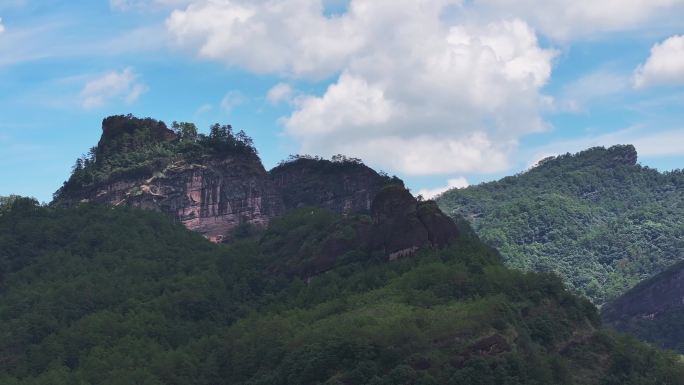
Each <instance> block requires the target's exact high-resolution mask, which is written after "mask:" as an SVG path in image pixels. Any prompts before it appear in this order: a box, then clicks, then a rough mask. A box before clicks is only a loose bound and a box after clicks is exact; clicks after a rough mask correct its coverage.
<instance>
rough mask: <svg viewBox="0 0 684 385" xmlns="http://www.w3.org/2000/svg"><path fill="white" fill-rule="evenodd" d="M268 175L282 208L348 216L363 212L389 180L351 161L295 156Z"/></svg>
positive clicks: (368, 209)
mask: <svg viewBox="0 0 684 385" xmlns="http://www.w3.org/2000/svg"><path fill="white" fill-rule="evenodd" d="M269 174H270V175H271V180H272V181H273V184H274V185H275V186H276V188H277V189H278V190H279V191H280V195H281V197H282V199H283V204H284V206H285V208H286V209H293V208H298V207H305V206H313V207H320V208H326V209H329V210H332V211H334V212H337V213H340V214H343V215H348V214H351V213H367V212H369V211H370V208H371V202H372V201H373V198H374V197H375V195H376V194H377V193H378V192H380V190H381V189H382V188H383V186H385V185H387V184H388V183H398V184H401V183H402V182H401V181H400V180H398V179H396V178H395V179H394V180H392V179H391V178H389V177H387V176H383V175H380V174H378V173H377V172H375V170H373V169H371V168H370V167H368V166H366V165H364V164H363V163H361V162H360V161H358V160H355V159H346V158H343V157H340V156H338V157H336V158H334V160H333V161H330V160H325V159H313V158H304V157H299V158H295V159H293V160H292V161H290V162H285V163H282V164H281V165H279V166H277V167H275V168H274V169H272V170H271V171H270V172H269Z"/></svg>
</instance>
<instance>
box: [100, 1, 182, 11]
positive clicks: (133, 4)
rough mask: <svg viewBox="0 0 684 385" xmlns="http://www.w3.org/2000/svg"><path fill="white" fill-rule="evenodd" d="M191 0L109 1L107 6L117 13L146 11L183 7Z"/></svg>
mask: <svg viewBox="0 0 684 385" xmlns="http://www.w3.org/2000/svg"><path fill="white" fill-rule="evenodd" d="M191 2H192V0H109V6H110V7H111V8H112V9H116V10H119V11H129V10H147V9H158V8H168V7H178V6H184V5H187V4H189V3H191Z"/></svg>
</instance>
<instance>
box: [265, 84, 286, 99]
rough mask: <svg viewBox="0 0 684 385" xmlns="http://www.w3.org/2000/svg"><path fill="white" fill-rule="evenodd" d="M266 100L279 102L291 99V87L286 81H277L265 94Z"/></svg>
mask: <svg viewBox="0 0 684 385" xmlns="http://www.w3.org/2000/svg"><path fill="white" fill-rule="evenodd" d="M266 100H268V101H269V102H270V103H271V104H280V103H283V102H289V101H290V100H292V87H291V86H290V85H289V84H287V83H278V84H276V85H275V86H273V87H272V88H271V89H270V90H268V93H267V94H266Z"/></svg>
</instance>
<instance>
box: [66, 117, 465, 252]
mask: <svg viewBox="0 0 684 385" xmlns="http://www.w3.org/2000/svg"><path fill="white" fill-rule="evenodd" d="M226 135H227V136H225V137H224V139H219V140H224V141H223V142H219V143H213V142H212V140H213V139H212V138H211V137H206V136H202V135H199V137H197V138H195V139H194V142H185V141H184V139H181V136H178V135H177V134H176V133H175V132H174V131H172V130H169V129H168V128H167V126H166V125H165V124H164V123H163V122H160V121H157V120H154V119H150V118H146V119H139V118H136V117H134V116H131V115H126V116H124V115H120V116H112V117H109V118H106V119H104V120H103V122H102V137H101V139H100V141H99V142H98V146H97V147H96V148H94V149H93V151H91V155H90V156H89V158H85V159H81V160H79V162H77V166H75V167H76V168H75V170H74V175H72V177H71V178H70V180H69V181H67V183H65V186H64V187H63V188H62V189H60V191H58V192H57V193H56V198H55V204H62V205H71V204H76V203H79V202H95V203H103V204H112V205H130V206H134V207H140V208H145V209H151V210H157V211H161V212H164V213H166V214H168V215H169V216H171V217H172V218H174V219H175V220H177V221H179V222H181V223H183V224H184V225H185V226H186V227H188V228H189V229H191V230H194V231H197V232H199V233H201V234H203V235H205V236H206V237H207V238H209V239H211V240H213V241H221V240H223V239H224V238H225V237H227V236H229V235H230V233H231V231H232V230H233V229H234V228H235V227H236V226H238V225H240V224H242V223H249V224H252V225H256V226H257V227H265V225H266V224H268V222H269V221H270V220H271V219H272V218H274V217H275V216H278V215H280V214H282V213H284V212H286V211H288V210H291V209H295V208H298V207H304V206H311V207H318V208H324V209H328V210H331V211H333V212H336V213H338V214H342V215H343V216H349V215H351V214H368V213H370V211H371V206H372V205H373V201H374V199H376V196H378V194H379V193H380V192H381V190H382V189H383V187H384V186H386V185H387V184H388V183H394V184H396V185H397V186H399V187H398V188H399V190H401V191H403V193H401V194H400V195H401V197H400V201H399V202H396V203H397V204H398V206H397V207H396V208H397V209H398V210H409V211H410V213H409V214H406V215H405V216H404V217H401V218H399V217H396V215H398V214H393V213H391V212H390V210H392V208H391V207H386V208H385V209H383V210H380V211H378V210H379V209H376V210H375V211H377V212H378V213H381V212H382V213H385V214H382V215H393V217H392V219H391V220H390V222H391V223H390V224H389V226H390V227H391V228H392V231H394V232H399V233H401V234H405V235H406V236H405V237H404V239H400V237H394V238H393V237H392V236H390V235H389V234H388V235H387V236H383V237H382V240H378V241H377V242H378V244H377V245H374V246H378V247H381V248H382V249H387V250H388V252H389V253H396V252H398V253H399V254H396V255H394V254H393V257H392V258H394V257H396V256H399V255H405V254H407V253H409V254H410V253H412V252H413V251H415V250H416V249H417V248H418V247H421V246H422V245H428V244H444V243H445V242H447V241H448V239H449V237H448V236H445V234H444V233H442V232H440V231H442V230H440V229H441V228H442V227H444V226H447V228H449V227H448V226H449V223H445V222H443V221H442V220H441V219H439V218H433V216H432V214H430V213H431V212H432V211H431V210H427V211H426V210H425V209H421V211H420V213H419V212H418V206H417V202H416V201H415V199H414V198H413V197H412V196H411V194H410V193H408V191H406V190H405V189H403V182H401V180H399V179H397V178H396V177H395V178H389V177H387V176H386V175H380V174H378V173H377V172H375V171H374V170H373V169H371V168H369V167H367V166H365V165H363V164H362V163H361V162H360V161H358V160H355V159H346V158H344V157H336V158H333V159H334V160H333V161H329V160H323V159H319V158H316V159H311V158H298V159H295V160H293V161H290V162H287V163H284V164H282V165H280V166H278V167H276V168H274V169H273V170H271V172H266V170H265V169H264V167H263V165H262V164H261V161H260V159H259V157H258V156H257V154H256V151H254V149H253V147H249V146H247V147H246V145H245V143H243V142H240V143H242V144H238V145H236V146H237V147H231V146H233V144H232V143H235V141H236V140H237V138H238V137H237V136H230V135H232V134H226ZM231 141H232V142H231ZM250 143H251V140H250ZM240 146H242V147H240ZM216 148H219V150H216ZM399 190H397V191H399ZM384 196H387V195H386V194H385V195H383V194H380V197H381V198H382V197H384ZM389 196H390V197H391V196H392V194H390V195H389ZM376 206H377V205H376ZM377 207H380V206H377ZM437 211H438V212H439V210H437ZM378 215H381V214H378ZM402 215H403V214H402ZM439 215H442V216H443V217H444V215H443V214H441V212H439ZM421 221H425V224H424V223H423V222H421ZM385 224H386V221H385V220H384V219H383V220H379V221H377V223H376V226H378V229H379V230H378V231H380V229H382V231H386V229H385V228H384V227H383V226H385ZM452 224H453V223H452ZM368 226H370V222H369V223H368ZM426 226H428V227H426ZM361 227H363V226H361ZM361 227H359V228H357V231H358V232H359V237H361V238H363V241H362V242H363V244H364V245H365V244H366V243H367V240H366V238H367V237H369V234H371V231H370V230H367V229H365V228H361ZM449 229H450V228H449ZM413 231H416V232H417V234H411V232H413ZM444 231H449V230H444ZM375 232H376V231H373V233H375ZM408 234H410V235H408ZM358 241H359V239H356V240H355V241H354V242H358ZM330 242H331V243H330V245H329V247H328V248H329V250H330V253H327V254H330V255H333V254H336V253H335V252H333V251H334V250H339V249H346V248H348V247H350V246H349V245H347V243H348V242H349V241H342V240H337V241H330Z"/></svg>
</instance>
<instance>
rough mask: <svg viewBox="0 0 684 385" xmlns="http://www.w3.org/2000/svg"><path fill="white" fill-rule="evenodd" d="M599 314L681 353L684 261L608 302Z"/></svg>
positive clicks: (683, 345) (618, 326) (616, 325)
mask: <svg viewBox="0 0 684 385" xmlns="http://www.w3.org/2000/svg"><path fill="white" fill-rule="evenodd" d="M601 315H602V317H603V319H604V321H605V322H606V323H607V324H608V325H611V326H612V327H614V328H616V329H618V330H620V331H623V332H627V333H630V334H633V335H634V336H636V337H638V338H641V339H643V340H645V341H649V342H651V343H654V344H655V345H658V346H660V347H663V348H668V349H675V350H678V351H679V352H680V353H684V329H683V328H682V323H683V322H684V262H680V263H678V264H675V265H674V266H672V267H671V268H669V269H668V270H666V271H664V272H662V273H660V274H658V275H656V276H654V277H652V278H651V279H649V280H647V281H644V282H642V283H640V284H639V285H637V286H636V287H634V288H633V289H632V290H630V291H628V292H627V293H625V294H623V295H622V296H620V297H618V298H617V299H615V300H614V301H611V302H609V303H607V304H606V305H604V306H603V308H602V309H601Z"/></svg>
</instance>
